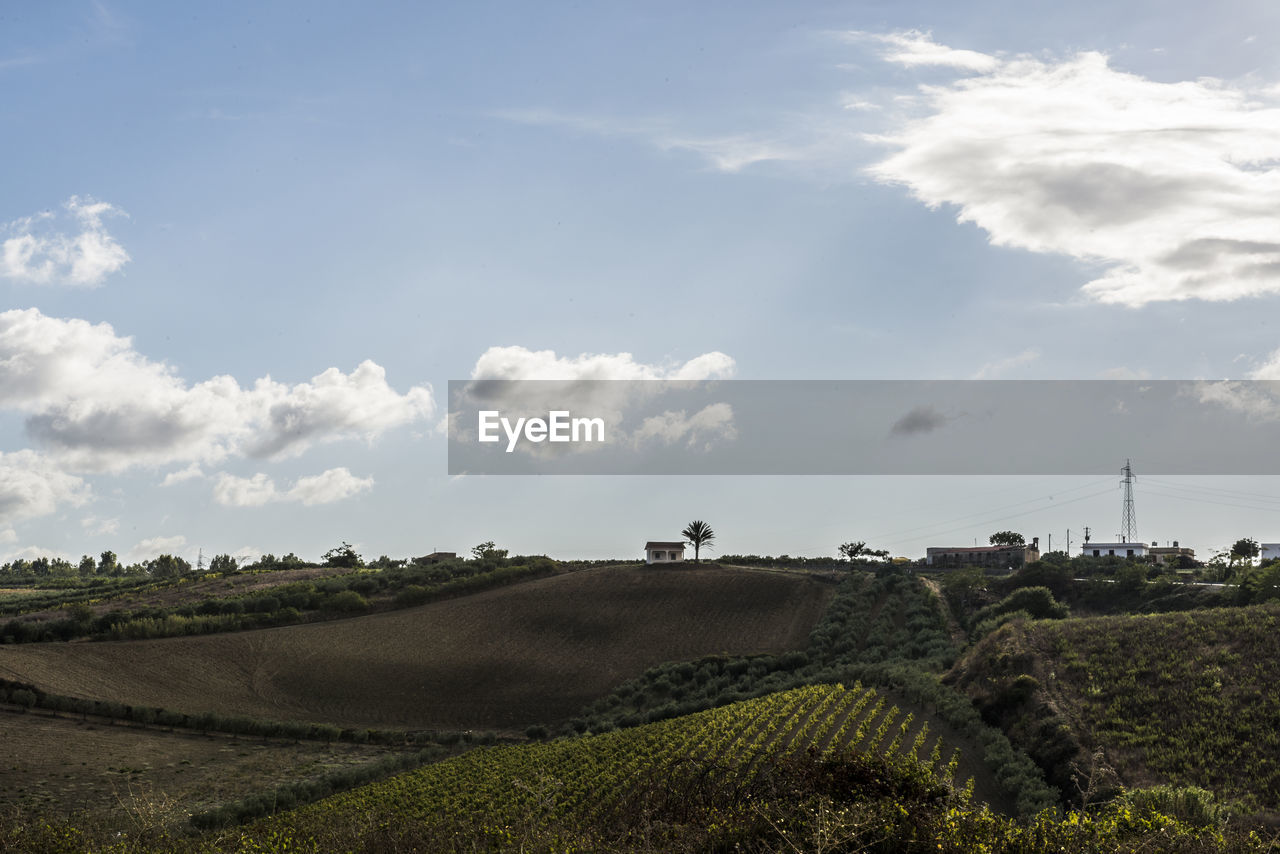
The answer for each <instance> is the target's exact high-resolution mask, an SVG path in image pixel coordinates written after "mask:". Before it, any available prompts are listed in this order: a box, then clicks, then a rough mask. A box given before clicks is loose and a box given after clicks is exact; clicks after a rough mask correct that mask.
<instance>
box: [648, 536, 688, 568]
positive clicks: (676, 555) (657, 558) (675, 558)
mask: <svg viewBox="0 0 1280 854" xmlns="http://www.w3.org/2000/svg"><path fill="white" fill-rule="evenodd" d="M682 560H684V543H664V542H659V541H657V540H650V541H649V542H647V543H645V544H644V562H645V563H676V562H679V561H682Z"/></svg>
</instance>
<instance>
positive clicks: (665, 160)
mask: <svg viewBox="0 0 1280 854" xmlns="http://www.w3.org/2000/svg"><path fill="white" fill-rule="evenodd" d="M1278 19H1280V10H1277V9H1276V8H1275V7H1274V5H1273V4H1268V3H1262V2H1257V3H1234V4H1220V5H1217V6H1215V7H1214V8H1213V9H1209V8H1206V7H1204V5H1203V4H1194V3H1182V4H1168V3H1160V4H1156V3H1131V4H1124V5H1122V6H1117V5H1116V4H1103V3H1093V4H1072V5H1070V6H1064V5H1062V4H1026V3H993V2H992V3H975V4H928V3H811V4H805V3H791V4H772V3H770V4H766V3H757V4H743V3H720V4H677V3H670V4H661V3H632V4H623V3H611V4H586V5H585V6H581V5H570V4H551V3H543V4H536V5H529V4H514V3H510V4H481V3H465V4H463V3H458V4H421V5H418V4H366V5H365V6H363V7H361V8H360V9H359V10H357V9H355V8H354V7H351V6H350V5H339V4H321V3H308V4H272V5H270V6H267V7H262V6H261V5H260V4H234V3H228V4H220V5H219V6H218V7H217V8H216V9H201V10H199V11H198V12H192V11H191V10H190V9H189V8H187V7H185V6H175V5H173V4H160V3H125V2H98V3H66V4H58V5H56V6H53V5H52V4H45V5H42V6H34V7H32V6H25V5H17V4H10V5H9V6H7V7H6V8H4V9H3V11H2V12H0V86H2V87H3V91H4V93H5V98H4V106H3V107H2V108H0V129H2V132H0V152H3V154H4V159H5V163H6V164H7V168H6V169H5V174H4V182H3V185H2V186H3V192H0V228H2V229H3V230H2V231H0V243H2V244H3V248H4V255H3V257H2V259H0V293H3V303H2V304H0V310H2V311H3V312H4V314H3V316H2V317H0V453H2V454H3V456H0V556H4V557H6V559H7V557H9V556H15V555H22V556H30V555H32V554H37V553H57V554H65V555H69V556H72V557H75V556H78V555H79V554H81V553H86V552H88V553H96V552H98V551H101V550H103V549H105V548H112V549H114V550H116V551H118V552H120V553H121V554H124V555H128V556H133V557H134V558H137V559H141V558H144V557H147V556H149V555H151V554H154V553H157V551H176V552H179V553H182V554H184V555H187V556H189V557H193V556H194V554H195V552H196V551H197V550H198V549H203V550H204V552H205V553H206V554H212V553H215V552H224V551H225V552H232V553H241V554H245V555H251V554H253V553H255V552H266V551H270V552H274V553H277V554H280V553H283V552H287V551H295V552H297V553H299V554H301V555H303V556H307V557H315V556H318V555H319V554H320V553H321V552H323V551H325V550H326V549H327V548H329V547H330V546H332V545H335V544H336V543H337V542H338V541H339V540H347V541H351V542H354V543H356V544H357V545H358V547H359V548H360V550H361V551H362V552H363V553H365V554H366V555H368V556H375V555H377V554H381V553H386V554H390V555H396V556H405V555H410V554H421V553H424V552H427V551H431V550H432V549H435V548H439V549H447V550H457V551H466V550H467V549H468V548H469V547H470V545H472V544H474V543H476V542H479V541H481V540H488V539H493V540H496V541H499V543H500V544H502V545H504V546H507V547H509V548H512V549H513V550H515V551H519V552H547V553H550V554H553V555H558V556H565V557H577V556H583V557H587V556H613V555H628V554H634V553H637V551H638V549H637V547H638V545H640V544H642V543H643V541H644V540H645V539H648V538H655V537H666V536H674V535H675V533H676V532H677V531H678V530H679V529H680V528H681V527H683V525H684V524H685V523H686V522H687V521H688V520H689V519H691V518H695V517H696V518H703V519H706V520H708V521H709V522H711V524H712V525H713V527H715V528H716V529H717V531H719V532H720V537H719V546H720V548H721V549H722V550H723V551H725V552H761V553H763V552H769V553H775V554H776V553H781V552H787V553H790V554H801V553H805V554H834V551H835V547H836V546H837V545H838V544H839V543H840V542H843V541H846V540H850V539H866V540H869V541H871V542H872V543H873V545H885V546H888V547H890V548H892V549H893V550H894V551H895V553H902V554H908V555H918V554H922V553H923V549H924V547H925V546H926V545H931V544H932V545H944V544H952V543H959V544H964V543H966V542H969V541H971V540H972V539H973V538H975V537H977V538H980V539H985V536H986V534H988V533H990V531H991V530H995V529H996V527H1001V528H1003V527H1018V528H1019V529H1020V530H1023V531H1024V533H1026V534H1027V535H1028V536H1033V535H1039V536H1041V538H1042V541H1043V539H1044V538H1045V536H1046V535H1047V534H1048V533H1050V532H1052V533H1053V535H1054V542H1055V545H1058V544H1059V543H1060V540H1059V537H1065V532H1066V529H1067V528H1072V529H1074V530H1079V529H1080V528H1082V527H1083V526H1084V525H1090V526H1091V527H1093V528H1094V530H1095V532H1106V536H1108V537H1109V536H1110V535H1111V534H1112V533H1114V529H1116V528H1118V520H1119V517H1120V498H1119V493H1118V490H1117V489H1116V488H1115V484H1114V483H1110V482H1108V483H1105V484H1101V483H1099V484H1096V485H1092V486H1091V485H1090V484H1093V482H1094V481H1096V478H1093V479H1091V478H1081V479H1071V478H1058V479H1043V478H1041V479H1036V478H931V479H919V478H904V479H896V480H890V479H884V478H835V477H831V478H812V477H810V478H709V477H708V478H656V477H654V478H643V477H641V478H603V477H602V478H524V479H521V478H497V477H488V478H479V477H471V478H461V479H451V478H449V477H448V476H447V475H446V474H445V471H446V466H445V442H444V439H443V437H442V435H441V431H440V425H439V422H440V417H441V409H442V404H443V402H444V387H445V383H446V382H447V381H448V380H449V379H466V378H469V377H472V376H481V375H485V374H484V372H485V371H487V370H492V369H493V368H492V365H494V364H499V363H500V365H501V367H500V368H498V369H497V370H504V371H508V372H510V373H509V375H511V376H530V377H535V376H551V375H553V374H554V375H555V376H561V375H564V376H577V375H582V372H583V371H586V370H588V368H587V367H585V366H588V365H589V366H590V368H589V370H591V371H594V372H595V373H592V374H591V375H592V376H602V377H610V376H633V375H634V372H635V371H641V372H642V373H643V372H645V371H648V372H649V374H652V375H669V374H670V373H671V372H673V371H677V370H679V369H680V366H682V365H686V364H687V363H690V362H691V361H695V360H698V359H699V358H700V357H703V358H706V357H707V355H708V354H722V356H717V357H714V358H716V359H720V360H721V361H719V362H716V365H717V367H716V371H718V372H719V373H718V375H731V376H735V377H739V378H746V379H783V378H796V379H879V378H903V379H914V378H920V379H925V378H940V379H963V378H972V377H981V378H989V379H1001V378H1008V379H1040V378H1043V379H1092V378H1147V377H1150V378H1170V379H1180V378H1227V377H1230V378H1250V377H1252V378H1280V355H1277V353H1280V350H1278V348H1280V335H1278V334H1277V327H1276V324H1275V322H1273V320H1272V318H1274V317H1277V316H1278V315H1277V311H1276V310H1277V308H1280V296H1278V294H1280V276H1278V275H1277V274H1276V273H1275V269H1276V268H1277V267H1280V248H1278V247H1277V246H1276V245H1275V244H1274V243H1273V242H1272V237H1273V235H1274V234H1275V233H1276V231H1275V227H1276V226H1277V225H1278V224H1280V223H1278V222H1277V220H1280V215H1278V214H1276V213H1275V212H1276V211H1277V210H1280V205H1278V204H1277V202H1280V198H1278V196H1280V171H1277V169H1276V158H1277V156H1278V155H1280V113H1278V112H1277V111H1278V110H1280V88H1277V87H1280V53H1277V51H1276V50H1275V45H1274V38H1273V37H1272V36H1270V35H1269V34H1271V33H1274V32H1277V31H1278V25H1280V20H1278ZM51 342H52V343H51ZM494 348H522V349H519V350H517V349H505V350H495V349H494ZM548 351H552V353H553V354H554V355H550V354H549V353H548ZM495 353H497V354H503V355H504V358H503V359H497V358H495V355H494V354H495ZM537 354H542V355H537ZM623 354H630V355H629V356H624V355H623ZM587 356H594V360H592V359H587V358H585V357H587ZM726 360H727V361H726ZM366 363H367V364H366ZM695 364H699V365H703V364H709V363H706V362H696V361H695ZM362 366H363V367H362ZM619 372H621V373H619ZM267 378H269V379H267ZM1125 456H1131V457H1133V458H1134V464H1135V468H1136V470H1137V471H1138V473H1139V475H1140V476H1143V475H1145V474H1150V475H1151V476H1152V478H1153V480H1159V478H1158V476H1157V474H1158V473H1146V472H1144V471H1143V469H1142V456H1141V449H1140V448H1138V449H1117V452H1116V457H1117V458H1116V460H1115V467H1116V469H1117V471H1118V469H1119V467H1120V465H1121V464H1122V463H1123V458H1124V457H1125ZM1117 477H1118V476H1117ZM1164 481H1165V483H1164V485H1160V484H1157V483H1154V482H1153V483H1151V484H1150V485H1149V486H1148V484H1147V482H1146V481H1145V480H1140V481H1139V493H1138V497H1139V531H1140V534H1141V535H1142V536H1143V538H1145V539H1149V540H1150V539H1159V540H1162V541H1163V540H1169V539H1180V540H1181V541H1183V542H1184V543H1185V542H1190V543H1191V544H1193V545H1195V546H1196V547H1197V548H1199V549H1201V550H1202V551H1205V550H1210V549H1214V548H1220V547H1223V546H1225V545H1227V544H1229V543H1230V542H1231V541H1233V540H1234V539H1235V538H1237V537H1240V536H1253V537H1255V538H1257V539H1260V540H1263V541H1277V540H1280V523H1278V522H1276V521H1275V518H1276V514H1275V512H1274V511H1275V508H1277V507H1280V484H1277V482H1276V481H1275V480H1274V479H1270V478H1234V479H1198V480H1197V479H1191V478H1172V479H1170V478H1165V479H1164ZM165 484H167V485H165ZM1170 484H1173V485H1170ZM1070 489H1078V491H1076V492H1072V493H1070V497H1071V499H1072V500H1073V502H1074V503H1073V504H1071V505H1070V506H1069V507H1067V506H1057V505H1055V502H1059V501H1060V500H1061V499H1059V498H1056V497H1055V498H1053V499H1050V498H1049V497H1048V496H1051V495H1054V496H1056V495H1059V494H1064V493H1065V491H1066V490H1070ZM1094 492H1097V493H1098V494H1097V495H1096V496H1093V497H1088V498H1084V499H1080V497H1081V496H1089V495H1092V493H1094ZM1076 499H1080V500H1076ZM1028 502H1029V503H1028ZM1020 508H1025V510H1024V509H1020ZM1013 514H1022V515H1013ZM928 526H932V527H928ZM939 538H941V540H945V541H946V542H941V541H940V540H939ZM1094 538H1095V539H1098V538H1099V535H1098V533H1095V537H1094Z"/></svg>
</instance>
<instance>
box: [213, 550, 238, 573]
mask: <svg viewBox="0 0 1280 854" xmlns="http://www.w3.org/2000/svg"><path fill="white" fill-rule="evenodd" d="M236 569H237V566H236V559H235V558H233V557H232V556H231V555H227V554H222V555H214V556H213V560H211V561H209V571H210V572H235V571H236Z"/></svg>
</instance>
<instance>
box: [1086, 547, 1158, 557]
mask: <svg viewBox="0 0 1280 854" xmlns="http://www.w3.org/2000/svg"><path fill="white" fill-rule="evenodd" d="M1149 553H1150V547H1149V546H1148V545H1147V544H1146V543H1085V544H1084V547H1083V549H1082V550H1081V552H1080V554H1081V556H1082V557H1109V556H1112V555H1114V556H1116V557H1138V558H1144V557H1146V556H1147V555H1148V554H1149Z"/></svg>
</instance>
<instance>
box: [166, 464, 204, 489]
mask: <svg viewBox="0 0 1280 854" xmlns="http://www.w3.org/2000/svg"><path fill="white" fill-rule="evenodd" d="M201 477H204V472H203V471H202V470H201V469H200V464H199V463H192V464H191V465H189V466H187V467H186V468H184V469H178V470H177V471H171V472H169V473H168V474H166V475H165V476H164V480H162V481H160V485H161V486H173V485H174V484H175V483H182V482H183V481H185V480H193V479H195V478H201Z"/></svg>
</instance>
